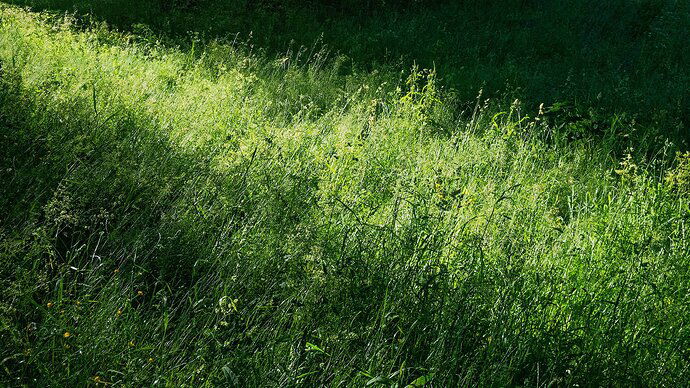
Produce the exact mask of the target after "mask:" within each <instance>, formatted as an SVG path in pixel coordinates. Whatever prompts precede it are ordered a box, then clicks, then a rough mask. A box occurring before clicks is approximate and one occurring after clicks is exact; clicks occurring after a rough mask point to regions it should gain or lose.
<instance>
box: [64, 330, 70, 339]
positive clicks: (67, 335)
mask: <svg viewBox="0 0 690 388" xmlns="http://www.w3.org/2000/svg"><path fill="white" fill-rule="evenodd" d="M62 336H63V337H65V338H69V337H71V336H72V334H71V333H70V332H69V331H66V332H65V334H63V335H62Z"/></svg>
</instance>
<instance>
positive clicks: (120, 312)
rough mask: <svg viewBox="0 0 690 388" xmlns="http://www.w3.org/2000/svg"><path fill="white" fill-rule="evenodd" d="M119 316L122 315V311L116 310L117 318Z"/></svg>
mask: <svg viewBox="0 0 690 388" xmlns="http://www.w3.org/2000/svg"><path fill="white" fill-rule="evenodd" d="M120 315H122V310H120V309H118V310H117V316H118V317H119V316H120Z"/></svg>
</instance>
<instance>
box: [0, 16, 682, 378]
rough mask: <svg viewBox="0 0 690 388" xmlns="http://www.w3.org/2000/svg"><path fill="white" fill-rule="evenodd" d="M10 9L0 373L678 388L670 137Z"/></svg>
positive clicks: (320, 58)
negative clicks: (581, 130)
mask: <svg viewBox="0 0 690 388" xmlns="http://www.w3.org/2000/svg"><path fill="white" fill-rule="evenodd" d="M0 12H1V24H0V63H1V64H2V73H1V80H0V82H1V84H2V88H1V93H2V95H1V100H0V102H1V104H0V131H1V132H0V136H2V144H3V146H2V158H0V179H1V180H2V186H1V187H0V214H2V216H1V218H0V260H2V265H1V266H0V268H1V269H0V273H1V274H2V275H1V281H2V285H3V289H4V290H5V291H4V292H3V295H2V299H1V300H0V319H1V322H2V332H1V334H0V339H1V341H2V347H1V349H2V350H1V351H0V352H1V353H0V356H1V357H2V360H3V361H2V370H3V372H2V373H3V374H2V380H1V381H3V382H4V383H7V384H21V383H24V384H31V385H33V384H40V385H45V384H49V385H82V384H85V383H87V382H91V383H98V382H109V383H116V382H117V383H125V384H131V385H141V384H145V385H149V384H153V383H155V382H157V383H164V384H170V385H180V384H187V385H195V386H196V385H200V384H204V383H205V384H218V385H220V384H237V385H241V386H254V385H294V384H308V385H315V384H329V385H339V384H345V385H354V386H357V385H363V384H366V383H368V382H370V383H376V382H379V383H383V384H388V385H392V384H398V385H406V384H410V383H421V382H422V380H424V379H433V381H434V383H435V384H437V385H439V386H443V385H454V384H481V385H488V384H495V385H521V384H526V385H540V384H549V383H558V384H576V383H579V384H622V385H627V384H646V385H651V384H654V385H661V384H664V385H678V384H680V383H684V382H686V381H687V380H688V375H689V373H690V371H689V370H688V359H689V357H690V354H689V353H688V351H689V349H690V346H689V344H690V328H689V327H688V316H689V315H690V311H689V310H690V307H689V306H690V299H689V298H690V293H689V289H688V288H689V286H688V284H689V283H688V281H689V280H690V276H688V269H689V268H690V266H689V263H690V260H689V259H690V257H689V256H690V254H689V253H688V252H689V250H690V247H689V245H690V242H689V241H690V239H688V238H687V236H686V233H687V232H686V228H687V222H688V218H689V216H690V210H689V202H690V197H689V195H688V192H689V190H690V188H689V187H688V185H689V184H688V182H689V179H690V177H689V175H690V162H688V159H689V157H688V156H685V157H678V158H675V159H674V153H675V149H674V146H673V145H667V146H665V147H663V146H662V147H659V148H658V149H657V152H656V153H653V154H652V156H649V153H648V152H645V154H646V155H648V156H647V159H644V158H643V157H642V156H640V155H637V156H636V155H635V154H634V153H631V155H630V156H629V157H628V156H625V157H623V159H622V160H621V159H620V157H619V155H620V150H621V149H623V150H624V149H625V148H627V147H628V146H637V145H643V144H641V143H639V142H641V141H642V140H639V139H647V137H646V136H640V137H635V136H628V137H626V138H623V139H621V136H620V135H621V134H626V133H627V134H637V133H640V131H643V132H644V131H650V133H655V135H654V136H655V137H657V136H658V133H659V131H658V128H650V129H646V128H639V127H635V126H637V125H639V124H636V123H634V122H632V121H630V120H625V119H616V118H615V117H614V118H613V119H611V121H609V122H608V123H607V125H606V128H604V129H603V130H602V131H601V133H599V134H595V135H588V134H584V135H583V136H577V137H574V136H573V134H572V128H573V127H572V126H563V125H555V124H553V119H552V118H550V117H547V116H548V115H542V114H539V112H538V111H537V110H534V111H527V110H526V109H525V108H523V107H521V106H520V104H519V103H517V104H514V105H512V106H506V107H504V109H505V110H504V111H501V106H500V104H493V103H491V102H490V101H489V102H486V101H484V100H480V101H478V102H477V104H476V105H475V106H474V107H473V109H472V110H471V111H470V112H469V113H467V114H462V113H461V112H460V111H458V110H457V108H456V104H455V102H454V99H453V96H452V95H450V94H449V93H446V92H444V91H443V90H442V88H440V86H439V84H438V81H437V79H436V77H435V75H434V74H433V73H431V72H425V71H413V72H412V73H411V74H410V75H409V77H407V78H404V79H403V80H402V81H400V80H399V79H398V74H399V73H391V72H385V71H380V72H364V73H351V74H349V75H342V69H341V68H340V66H341V62H339V61H338V60H334V61H328V60H325V59H324V55H325V54H324V53H323V52H322V51H318V50H316V51H315V52H312V53H311V54H310V55H309V56H308V58H307V59H303V60H296V59H295V58H294V56H293V57H285V58H283V59H281V60H279V61H275V60H269V59H266V58H265V57H263V56H262V55H258V54H255V53H254V54H253V53H251V52H249V50H248V49H247V48H245V47H243V46H239V45H234V46H233V45H231V44H229V43H222V42H217V43H214V42H208V43H206V44H204V45H201V47H195V48H194V50H195V52H191V51H188V50H182V49H179V48H173V47H167V46H164V45H157V44H155V42H151V41H146V40H142V39H139V37H138V36H137V35H128V34H119V33H114V32H112V31H110V30H108V29H107V28H106V27H105V26H103V25H92V26H90V27H88V28H76V29H75V28H74V26H73V25H71V24H70V20H71V19H69V18H62V17H58V18H56V17H49V16H45V15H37V14H32V13H28V12H25V11H21V10H18V9H16V8H12V7H3V8H2V10H1V11H0ZM580 125H582V126H586V125H588V124H587V122H585V123H584V124H582V123H580ZM633 128H636V129H635V130H633ZM636 136H637V135H636Z"/></svg>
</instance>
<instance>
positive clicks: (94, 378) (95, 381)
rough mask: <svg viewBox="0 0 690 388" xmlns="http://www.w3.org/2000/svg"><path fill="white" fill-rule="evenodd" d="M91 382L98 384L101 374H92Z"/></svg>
mask: <svg viewBox="0 0 690 388" xmlns="http://www.w3.org/2000/svg"><path fill="white" fill-rule="evenodd" d="M93 382H94V383H96V384H98V383H100V382H101V376H93Z"/></svg>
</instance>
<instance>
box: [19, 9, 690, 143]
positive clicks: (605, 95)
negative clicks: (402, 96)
mask: <svg viewBox="0 0 690 388" xmlns="http://www.w3.org/2000/svg"><path fill="white" fill-rule="evenodd" d="M8 2H9V3H13V4H19V5H26V6H30V7H32V8H33V9H36V10H50V11H56V12H69V13H72V12H74V13H76V14H77V15H93V16H94V17H96V18H97V19H99V20H105V21H107V22H108V23H109V24H111V25H114V26H116V27H118V28H120V29H123V30H127V31H134V32H137V33H139V34H141V33H148V34H153V35H154V36H156V37H157V38H159V39H163V40H164V41H168V42H171V43H175V44H181V45H183V46H184V45H186V44H188V43H189V42H190V34H193V35H194V36H195V39H196V38H199V39H201V40H206V39H215V38H231V39H233V40H237V39H239V40H241V41H249V42H250V43H251V44H253V47H254V48H260V49H263V50H265V51H266V52H267V53H268V55H274V56H275V55H283V54H284V53H285V52H287V51H288V50H290V49H293V50H295V49H297V48H299V47H300V46H309V47H312V46H314V45H325V46H326V47H327V48H329V49H331V50H332V51H336V52H338V53H340V54H342V55H344V56H346V57H347V58H349V59H350V60H351V63H352V66H351V70H350V71H369V70H372V69H377V68H379V67H380V66H381V65H382V64H389V65H390V64H392V65H393V66H395V67H396V68H400V69H409V67H410V66H412V64H413V63H417V64H419V65H420V66H421V67H426V68H432V67H435V68H436V69H437V71H438V73H439V75H440V77H441V78H442V80H443V82H444V84H445V85H446V86H448V87H449V88H452V89H454V91H455V93H456V94H457V95H458V96H459V101H461V102H466V103H467V104H468V105H471V104H473V101H474V99H475V98H476V95H477V92H478V91H479V90H480V89H483V91H484V96H490V97H504V98H506V99H509V100H510V101H512V100H513V99H515V98H519V99H521V100H523V101H524V102H526V103H527V104H528V106H529V107H530V111H532V110H536V109H537V107H538V106H539V105H540V104H541V103H544V104H545V105H546V106H550V105H552V104H555V103H558V107H559V108H558V109H559V110H560V111H561V113H560V114H562V115H563V116H564V117H566V120H570V121H581V120H582V119H588V120H593V121H600V120H605V121H608V120H609V118H610V117H611V116H612V115H620V114H627V115H628V116H629V118H635V119H636V120H637V121H638V122H641V123H644V125H645V126H649V127H659V126H663V127H664V129H663V131H661V132H660V133H659V134H655V136H659V137H670V138H672V139H678V140H680V141H681V142H683V141H684V139H687V137H688V134H687V128H688V123H690V113H689V112H688V109H687V106H689V105H690V92H689V90H690V71H688V69H690V51H689V50H690V49H689V48H688V47H689V45H688V44H687V43H688V41H687V31H689V30H690V5H688V3H687V2H681V1H674V0H636V1H623V0H615V1H609V2H599V1H592V0H569V1H562V2H545V1H537V0H502V1H496V2H490V3H486V2H477V1H459V2H448V1H441V0H438V1H422V0H397V1H385V0H367V1H361V0H348V1H332V0H311V1H293V0H289V1H278V0H260V1H248V0H175V1H162V0H144V1H134V0H105V1H99V2H91V1H83V0H63V1H53V0H10V1H8ZM662 123H663V124H662ZM594 132H596V129H595V130H594Z"/></svg>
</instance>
